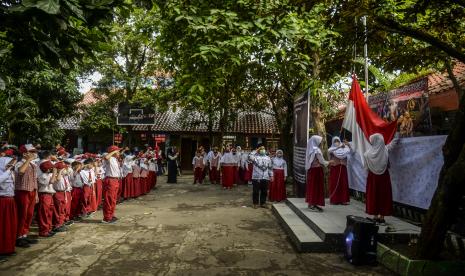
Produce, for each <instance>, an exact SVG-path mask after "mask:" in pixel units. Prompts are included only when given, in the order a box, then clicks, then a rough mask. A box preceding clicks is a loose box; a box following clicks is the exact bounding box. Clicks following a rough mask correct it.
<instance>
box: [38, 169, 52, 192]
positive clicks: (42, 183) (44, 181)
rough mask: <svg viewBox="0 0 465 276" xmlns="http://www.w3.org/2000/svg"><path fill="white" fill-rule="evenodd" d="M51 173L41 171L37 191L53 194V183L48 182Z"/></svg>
mask: <svg viewBox="0 0 465 276" xmlns="http://www.w3.org/2000/svg"><path fill="white" fill-rule="evenodd" d="M52 175H53V174H52V173H41V174H40V176H39V178H38V180H37V181H38V182H39V193H49V194H54V193H55V189H54V188H53V183H50V180H51V179H52Z"/></svg>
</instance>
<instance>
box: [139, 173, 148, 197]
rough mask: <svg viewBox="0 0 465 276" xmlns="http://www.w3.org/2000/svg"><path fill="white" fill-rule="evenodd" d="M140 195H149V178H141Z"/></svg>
mask: <svg viewBox="0 0 465 276" xmlns="http://www.w3.org/2000/svg"><path fill="white" fill-rule="evenodd" d="M139 186H140V194H139V195H145V194H146V193H147V177H141V178H139Z"/></svg>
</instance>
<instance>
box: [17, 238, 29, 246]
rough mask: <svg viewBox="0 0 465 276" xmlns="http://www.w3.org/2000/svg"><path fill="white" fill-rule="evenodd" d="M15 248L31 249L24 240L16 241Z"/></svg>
mask: <svg viewBox="0 0 465 276" xmlns="http://www.w3.org/2000/svg"><path fill="white" fill-rule="evenodd" d="M16 246H17V247H22V248H28V247H31V245H30V244H29V243H28V242H27V241H26V240H25V239H24V238H19V239H17V240H16Z"/></svg>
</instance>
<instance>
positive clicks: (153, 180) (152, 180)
mask: <svg viewBox="0 0 465 276" xmlns="http://www.w3.org/2000/svg"><path fill="white" fill-rule="evenodd" d="M148 179H149V191H150V190H152V189H153V188H154V187H155V185H156V184H157V174H156V173H155V171H149V178H148Z"/></svg>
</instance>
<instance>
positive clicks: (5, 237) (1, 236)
mask: <svg viewBox="0 0 465 276" xmlns="http://www.w3.org/2000/svg"><path fill="white" fill-rule="evenodd" d="M0 225H1V226H0V254H11V253H14V252H15V244H16V231H17V227H18V214H17V212H16V203H15V198H14V197H0Z"/></svg>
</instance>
